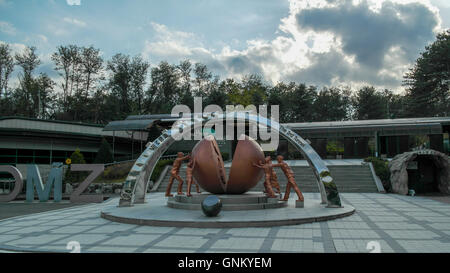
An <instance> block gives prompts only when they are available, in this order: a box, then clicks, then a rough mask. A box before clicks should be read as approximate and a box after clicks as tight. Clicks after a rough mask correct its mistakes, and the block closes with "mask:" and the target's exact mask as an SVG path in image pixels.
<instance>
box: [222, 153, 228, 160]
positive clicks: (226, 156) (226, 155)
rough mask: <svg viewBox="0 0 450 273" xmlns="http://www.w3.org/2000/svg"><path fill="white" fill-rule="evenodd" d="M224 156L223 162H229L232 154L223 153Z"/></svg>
mask: <svg viewBox="0 0 450 273" xmlns="http://www.w3.org/2000/svg"><path fill="white" fill-rule="evenodd" d="M221 154H222V160H223V161H227V160H228V159H229V158H230V154H229V153H225V152H224V153H221Z"/></svg>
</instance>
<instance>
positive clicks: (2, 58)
mask: <svg viewBox="0 0 450 273" xmlns="http://www.w3.org/2000/svg"><path fill="white" fill-rule="evenodd" d="M13 70H14V57H13V55H12V53H11V48H10V46H9V45H8V44H0V99H1V98H2V94H6V93H7V92H8V82H9V77H10V76H11V73H12V72H13Z"/></svg>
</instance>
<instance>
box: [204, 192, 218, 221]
mask: <svg viewBox="0 0 450 273" xmlns="http://www.w3.org/2000/svg"><path fill="white" fill-rule="evenodd" d="M202 210H203V213H204V214H205V215H206V216H208V217H214V216H217V215H218V214H219V212H220V211H221V210H222V201H220V199H219V197H217V196H215V195H210V196H208V197H206V198H205V200H203V202H202Z"/></svg>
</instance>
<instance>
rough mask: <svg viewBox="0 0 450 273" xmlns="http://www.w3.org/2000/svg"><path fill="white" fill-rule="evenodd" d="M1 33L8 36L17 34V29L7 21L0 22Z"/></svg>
mask: <svg viewBox="0 0 450 273" xmlns="http://www.w3.org/2000/svg"><path fill="white" fill-rule="evenodd" d="M0 31H1V32H3V33H5V34H8V35H15V34H16V28H15V27H14V26H13V25H12V24H11V23H8V22H5V21H0Z"/></svg>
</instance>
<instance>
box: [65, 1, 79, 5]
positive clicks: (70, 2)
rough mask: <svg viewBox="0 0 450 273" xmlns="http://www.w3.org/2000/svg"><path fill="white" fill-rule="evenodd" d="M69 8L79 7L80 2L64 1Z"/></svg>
mask: <svg viewBox="0 0 450 273" xmlns="http://www.w3.org/2000/svg"><path fill="white" fill-rule="evenodd" d="M66 2H67V5H69V6H79V5H81V0H66Z"/></svg>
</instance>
